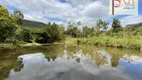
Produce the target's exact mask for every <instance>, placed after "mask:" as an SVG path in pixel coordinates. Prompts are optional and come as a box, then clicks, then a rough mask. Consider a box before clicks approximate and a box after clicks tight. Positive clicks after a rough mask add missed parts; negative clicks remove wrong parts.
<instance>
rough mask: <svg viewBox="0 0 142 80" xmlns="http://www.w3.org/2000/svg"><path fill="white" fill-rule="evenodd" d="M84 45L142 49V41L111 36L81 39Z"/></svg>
mask: <svg viewBox="0 0 142 80" xmlns="http://www.w3.org/2000/svg"><path fill="white" fill-rule="evenodd" d="M79 40H80V41H81V43H82V44H92V45H99V46H107V47H117V48H126V49H138V50H140V48H141V47H142V39H137V38H117V37H109V36H100V37H90V38H80V39H79Z"/></svg>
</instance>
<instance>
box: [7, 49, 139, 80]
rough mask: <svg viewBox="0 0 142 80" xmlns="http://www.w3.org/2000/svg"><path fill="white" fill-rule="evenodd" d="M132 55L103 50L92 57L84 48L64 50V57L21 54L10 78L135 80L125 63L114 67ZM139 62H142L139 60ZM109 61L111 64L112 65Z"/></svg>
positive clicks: (39, 79) (16, 79)
mask: <svg viewBox="0 0 142 80" xmlns="http://www.w3.org/2000/svg"><path fill="white" fill-rule="evenodd" d="M126 57H127V58H126ZM130 58H131V57H130V56H124V57H123V58H121V60H119V59H120V58H119V57H113V56H112V57H111V56H110V55H109V54H107V53H106V52H103V51H102V52H98V51H97V52H93V54H91V56H90V55H87V54H86V55H83V53H82V51H81V50H80V51H78V52H76V54H67V51H66V50H65V51H64V54H63V55H62V56H61V55H60V56H56V57H55V56H53V57H51V56H45V55H44V54H42V53H35V54H27V55H21V56H19V57H18V62H16V67H14V69H12V70H11V71H10V74H9V78H8V79H9V80H135V79H134V77H132V76H131V75H130V74H129V73H126V70H125V68H124V67H126V66H121V68H115V67H116V66H117V65H118V64H119V62H121V63H124V62H125V61H128V60H129V59H130ZM127 59H128V60H127ZM139 59H140V58H138V59H135V58H133V57H132V58H131V60H133V61H136V60H139ZM136 62H137V61H136ZM139 62H142V61H140V60H139ZM107 64H111V65H112V67H111V66H109V65H107ZM22 65H24V66H22ZM122 67H123V69H122ZM17 71H18V72H17ZM140 73H142V72H140ZM140 78H141V77H140ZM137 80H139V78H137Z"/></svg>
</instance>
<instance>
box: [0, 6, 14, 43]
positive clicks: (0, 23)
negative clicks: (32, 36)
mask: <svg viewBox="0 0 142 80" xmlns="http://www.w3.org/2000/svg"><path fill="white" fill-rule="evenodd" d="M16 28H17V25H16V23H15V18H14V17H13V16H11V15H9V12H8V10H7V9H6V8H5V7H3V6H2V5H0V42H4V41H5V40H6V38H8V37H11V36H12V33H14V31H15V30H16Z"/></svg>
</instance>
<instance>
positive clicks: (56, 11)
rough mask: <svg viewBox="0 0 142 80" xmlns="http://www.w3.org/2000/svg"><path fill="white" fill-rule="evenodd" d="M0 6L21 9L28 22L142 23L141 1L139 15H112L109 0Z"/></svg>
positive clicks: (7, 0) (33, 0)
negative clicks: (100, 20)
mask: <svg viewBox="0 0 142 80" xmlns="http://www.w3.org/2000/svg"><path fill="white" fill-rule="evenodd" d="M0 4H2V5H4V6H5V7H6V8H8V9H9V12H10V13H13V10H16V9H19V10H21V11H22V13H23V14H24V18H25V19H28V20H34V21H40V22H44V23H48V22H49V21H50V22H56V23H60V24H66V22H67V21H70V22H77V21H81V22H82V24H84V25H94V24H95V21H96V20H97V19H98V18H102V19H104V20H105V21H108V22H109V23H111V22H112V20H113V18H119V19H120V21H121V24H122V25H123V26H125V25H127V24H133V23H138V22H142V0H139V12H138V15H114V16H112V15H110V14H109V0H0Z"/></svg>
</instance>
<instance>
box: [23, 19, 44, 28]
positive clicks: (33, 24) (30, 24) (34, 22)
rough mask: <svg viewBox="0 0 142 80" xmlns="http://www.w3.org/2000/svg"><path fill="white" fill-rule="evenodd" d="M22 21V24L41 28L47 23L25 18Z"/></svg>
mask: <svg viewBox="0 0 142 80" xmlns="http://www.w3.org/2000/svg"><path fill="white" fill-rule="evenodd" d="M22 21H23V24H22V26H26V27H31V28H40V27H43V26H45V25H46V24H45V23H42V22H37V21H30V20H25V19H23V20H22Z"/></svg>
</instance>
